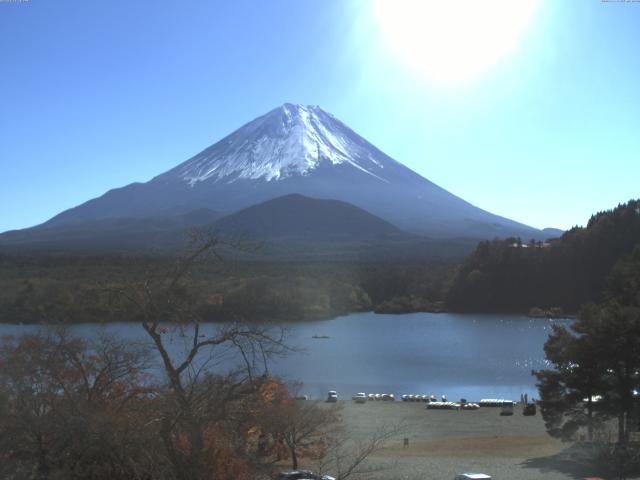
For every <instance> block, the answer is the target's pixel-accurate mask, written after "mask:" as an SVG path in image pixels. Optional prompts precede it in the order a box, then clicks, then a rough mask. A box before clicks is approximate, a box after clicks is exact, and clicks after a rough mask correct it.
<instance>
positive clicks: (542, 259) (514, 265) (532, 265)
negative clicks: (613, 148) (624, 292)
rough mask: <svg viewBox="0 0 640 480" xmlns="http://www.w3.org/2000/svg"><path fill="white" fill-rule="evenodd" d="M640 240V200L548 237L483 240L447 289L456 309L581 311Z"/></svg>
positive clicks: (598, 297) (596, 298)
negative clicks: (545, 239) (525, 239)
mask: <svg viewBox="0 0 640 480" xmlns="http://www.w3.org/2000/svg"><path fill="white" fill-rule="evenodd" d="M639 243H640V201H639V200H632V201H629V202H627V203H625V204H621V205H618V207H616V208H614V209H612V210H608V211H604V212H599V213H597V214H595V215H593V216H592V217H591V219H590V220H589V222H588V224H587V226H586V227H584V228H582V227H575V228H573V229H571V230H569V231H567V232H566V233H565V234H564V235H563V236H562V237H560V238H558V239H554V240H551V241H549V242H548V243H540V242H533V241H531V242H528V243H523V242H522V241H521V239H517V238H509V239H506V240H494V241H486V242H481V243H480V244H479V245H478V247H477V249H476V251H475V252H474V253H473V254H472V255H471V256H470V257H469V258H468V259H467V260H466V261H465V262H464V264H463V265H462V266H461V267H460V268H459V270H458V273H457V274H456V276H455V279H454V281H453V284H452V285H451V288H450V290H449V291H448V293H447V299H446V300H447V307H448V308H450V309H452V310H457V311H483V312H491V311H512V312H527V311H529V309H531V308H534V307H538V308H540V309H542V310H547V309H550V308H553V307H559V308H561V309H563V310H564V311H565V312H577V311H578V309H579V308H580V306H581V305H583V304H585V303H588V302H597V301H600V300H601V297H602V294H603V293H602V292H603V291H604V289H605V286H606V282H607V278H608V276H609V274H610V272H611V269H612V268H613V266H614V265H615V264H616V262H617V261H618V260H620V259H621V258H623V257H624V256H626V255H629V254H630V253H631V252H632V251H633V248H634V246H636V245H637V244H639Z"/></svg>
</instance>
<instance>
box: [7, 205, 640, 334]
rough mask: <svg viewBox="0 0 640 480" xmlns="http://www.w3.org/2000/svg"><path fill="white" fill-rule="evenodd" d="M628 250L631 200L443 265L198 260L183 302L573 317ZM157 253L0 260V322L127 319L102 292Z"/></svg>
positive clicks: (161, 260)
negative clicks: (543, 238) (564, 227)
mask: <svg viewBox="0 0 640 480" xmlns="http://www.w3.org/2000/svg"><path fill="white" fill-rule="evenodd" d="M639 243H640V201H638V200H632V201H629V202H628V203H625V204H622V205H619V206H618V207H616V208H614V209H612V210H609V211H604V212H600V213H597V214H595V215H593V216H592V217H591V219H590V220H589V222H588V225H587V226H586V227H575V228H573V229H571V230H569V231H567V232H566V233H565V234H564V235H563V236H562V237H560V238H558V239H554V240H550V241H549V242H547V243H541V242H534V241H524V240H522V239H518V238H509V239H506V240H493V241H483V242H480V243H479V244H478V246H477V248H476V250H475V252H474V253H473V254H471V255H470V256H469V257H468V258H467V259H466V260H464V261H463V262H462V263H456V262H455V261H453V260H450V259H449V260H441V261H436V260H426V259H424V258H423V259H421V260H415V261H408V260H406V259H405V260H402V261H400V260H395V261H390V260H389V259H385V258H382V257H381V258H380V259H379V260H375V259H374V260H367V261H354V260H341V261H338V260H335V261H306V262H305V261H290V262H287V261H284V260H278V261H276V260H274V261H272V262H268V261H259V262H257V261H246V260H237V259H236V260H234V261H222V262H220V261H218V260H219V259H211V261H203V262H201V263H200V264H199V265H198V266H197V267H196V268H194V269H193V272H192V273H191V276H192V278H191V280H192V284H193V286H194V289H193V290H194V291H195V292H196V294H195V295H194V296H193V298H192V302H193V303H194V305H196V306H197V308H198V309H199V310H200V313H201V314H202V317H203V318H205V319H206V320H208V321H228V320H233V319H236V320H238V319H242V320H249V321H295V320H302V319H320V318H331V317H334V316H337V315H341V314H346V313H351V312H357V311H371V310H373V311H376V312H379V313H404V312H416V311H432V312H434V311H435V312H438V311H460V312H518V313H528V312H530V311H531V309H533V308H537V309H538V312H539V313H542V314H548V313H549V312H550V310H551V309H553V312H554V313H556V314H558V313H564V314H571V313H576V312H577V311H578V310H579V308H580V306H581V305H583V304H585V303H589V302H599V301H601V300H602V292H603V291H604V289H605V286H606V282H607V279H608V278H609V276H610V272H611V269H612V268H613V266H614V265H615V264H616V262H617V261H618V260H620V259H621V258H623V257H624V256H626V255H629V254H631V252H632V251H633V248H634V247H635V246H636V245H638V244H639ZM175 262H176V259H175V258H171V257H166V256H164V257H163V256H139V255H138V256H115V255H104V256H86V255H83V256H69V255H58V256H46V255H25V254H23V255H20V254H13V253H12V254H1V253H0V321H3V322H15V323H19V322H24V323H34V322H60V323H77V322H91V321H128V320H131V321H133V320H136V318H134V317H135V315H134V314H133V313H132V312H130V311H129V310H128V308H127V306H126V305H124V304H122V300H121V297H118V296H117V295H114V294H113V292H116V291H121V290H122V289H126V288H129V287H133V286H135V285H140V284H141V283H144V282H145V281H147V280H149V279H151V278H157V276H158V275H161V274H162V272H166V271H167V270H168V269H170V267H171V266H172V265H173V264H174V263H175Z"/></svg>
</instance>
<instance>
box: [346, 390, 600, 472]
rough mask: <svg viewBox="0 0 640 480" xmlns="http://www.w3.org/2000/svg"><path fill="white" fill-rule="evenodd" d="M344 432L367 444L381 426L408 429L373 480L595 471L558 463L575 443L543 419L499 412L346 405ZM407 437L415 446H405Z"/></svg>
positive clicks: (378, 457)
mask: <svg viewBox="0 0 640 480" xmlns="http://www.w3.org/2000/svg"><path fill="white" fill-rule="evenodd" d="M339 403H340V404H341V415H342V419H343V422H344V427H345V429H346V431H347V432H348V434H349V436H350V437H351V438H353V439H354V440H356V441H358V440H366V439H367V438H368V437H370V436H371V435H372V434H373V432H374V431H375V430H376V428H378V427H379V426H380V425H381V424H387V425H390V424H397V423H399V422H402V423H403V424H404V425H406V426H407V427H406V429H405V430H404V432H403V433H402V434H400V435H398V436H397V438H393V439H392V440H390V441H389V442H388V444H387V446H386V447H385V448H384V449H382V450H380V451H379V452H376V454H375V455H374V456H372V457H371V462H372V463H375V464H376V465H380V466H382V467H386V468H385V470H383V471H381V472H380V473H378V474H377V475H376V476H372V478H380V479H382V478H385V479H407V480H413V479H416V480H417V479H421V480H451V479H453V478H454V476H455V475H456V474H457V473H462V472H480V473H486V474H489V475H491V476H492V478H494V479H495V480H500V479H505V480H506V479H518V480H534V479H547V480H575V479H576V478H582V476H588V475H593V474H594V472H585V471H581V470H580V469H579V468H578V467H577V466H576V465H574V464H572V463H569V462H562V461H558V460H557V459H555V458H554V456H555V455H556V454H557V453H559V452H560V451H562V450H563V449H565V448H567V447H568V446H569V444H563V443H562V442H560V441H558V440H555V439H553V438H551V437H550V436H549V435H548V434H547V433H546V431H545V428H544V422H543V420H542V417H541V416H540V414H538V415H535V416H532V417H525V416H523V415H522V410H521V407H520V406H518V407H517V408H516V411H515V414H514V415H513V416H501V415H500V409H499V408H485V407H483V408H481V409H480V410H477V411H456V410H427V409H425V404H423V403H414V402H399V401H396V402H382V401H380V402H377V401H368V402H367V403H365V404H356V403H355V402H353V401H349V400H344V401H340V402H339ZM403 438H408V439H409V446H408V447H404V446H403Z"/></svg>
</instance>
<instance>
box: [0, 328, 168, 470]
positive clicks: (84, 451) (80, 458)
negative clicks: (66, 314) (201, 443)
mask: <svg viewBox="0 0 640 480" xmlns="http://www.w3.org/2000/svg"><path fill="white" fill-rule="evenodd" d="M147 360H148V357H147V354H146V352H145V351H144V350H140V349H139V348H134V347H133V346H131V345H126V344H125V343H124V342H122V341H120V340H117V339H114V338H108V337H105V336H100V337H98V338H96V339H94V340H92V341H91V342H87V341H83V340H80V339H78V338H73V337H70V336H69V335H68V334H67V333H66V332H64V331H59V332H56V333H52V334H48V335H47V334H35V335H25V336H23V337H21V338H19V339H13V338H6V339H4V342H3V345H2V348H1V349H0V397H1V399H2V400H1V402H0V458H1V460H2V461H1V462H0V473H1V476H2V478H36V479H42V480H45V479H57V478H60V479H62V478H69V479H74V478H78V479H80V478H95V479H134V480H135V479H143V478H149V476H150V475H154V474H156V473H158V472H159V471H162V468H163V467H162V459H161V458H157V457H155V458H154V457H153V456H149V454H148V453H149V451H153V444H154V437H153V435H149V434H148V433H151V432H149V430H148V429H145V428H144V425H145V424H147V422H148V421H149V420H150V416H149V415H148V406H149V404H150V403H152V399H151V398H152V397H151V396H150V395H151V394H152V393H153V389H152V388H150V387H149V386H148V385H147V384H146V381H145V375H144V373H145V369H146V367H147V365H148V363H147ZM156 478H161V476H159V475H156Z"/></svg>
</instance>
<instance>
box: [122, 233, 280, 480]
mask: <svg viewBox="0 0 640 480" xmlns="http://www.w3.org/2000/svg"><path fill="white" fill-rule="evenodd" d="M221 248H234V249H238V248H242V246H241V245H238V244H236V243H233V242H227V241H223V240H220V239H219V238H217V237H215V236H211V235H209V236H205V237H203V236H200V235H195V236H194V238H193V242H192V249H191V250H190V252H189V253H188V254H187V255H185V256H183V257H181V258H179V259H178V260H177V261H176V263H175V265H174V266H173V268H171V269H170V270H169V271H168V272H158V271H147V272H145V275H144V278H142V279H141V280H140V281H138V282H133V283H132V284H130V285H128V286H127V288H121V289H118V290H117V292H116V293H117V294H118V295H119V296H121V297H124V298H125V299H126V300H127V301H128V302H129V304H130V306H132V307H133V308H134V310H135V312H136V314H137V316H138V317H139V318H140V320H141V325H142V328H143V329H144V331H145V332H146V333H147V334H148V336H149V338H150V339H151V341H152V343H153V346H154V349H155V351H156V352H157V353H158V355H159V356H160V358H161V361H162V366H163V370H164V373H165V375H166V377H167V389H168V395H167V396H166V400H165V404H164V410H163V411H162V412H161V414H160V416H159V418H158V423H159V424H160V428H159V433H160V436H161V438H162V440H163V443H164V446H165V450H166V452H167V455H168V458H169V461H170V462H171V464H172V465H173V470H174V474H175V477H176V478H178V479H184V480H187V479H188V480H198V479H203V478H205V477H206V478H211V474H210V473H207V472H208V470H210V469H209V467H208V464H209V462H208V460H207V459H206V458H205V456H206V454H205V451H206V450H207V449H206V445H205V432H206V431H207V429H208V428H209V427H210V426H211V424H212V422H216V421H222V420H223V419H225V417H226V416H227V415H228V414H229V412H228V410H227V407H228V406H229V405H231V404H232V403H233V402H234V401H237V400H238V399H240V398H243V397H244V396H247V395H249V394H250V393H251V392H252V391H254V390H255V388H256V384H257V383H256V382H257V380H259V378H260V377H261V376H264V375H267V374H268V364H267V361H268V360H269V359H270V358H271V357H273V356H276V355H282V354H284V353H286V352H287V351H288V348H287V346H286V345H285V342H284V337H285V332H284V330H283V329H274V328H266V327H262V326H259V325H255V324H253V325H252V324H246V323H244V322H242V319H239V318H235V319H230V321H229V322H228V323H226V324H224V325H219V326H217V327H216V328H203V319H202V318H201V316H200V308H199V307H200V306H201V305H202V298H199V297H198V296H197V293H196V292H194V291H193V289H192V288H191V275H192V272H193V270H194V268H195V267H197V266H198V265H199V264H201V263H202V262H206V261H209V260H213V261H221V256H220V254H219V251H220V249H221ZM176 337H177V338H179V339H180V341H181V342H182V344H183V346H184V350H183V351H182V352H180V353H178V354H176V352H175V351H171V349H170V342H171V341H173V340H174V339H175V338H176ZM230 364H232V365H235V367H229V365H230ZM216 368H217V375H211V372H212V370H214V371H215V370H216ZM229 368H230V370H229ZM225 369H226V370H225ZM221 370H225V371H224V372H223V373H222V374H221V373H220V371H221ZM239 448H241V446H239Z"/></svg>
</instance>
